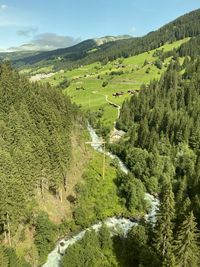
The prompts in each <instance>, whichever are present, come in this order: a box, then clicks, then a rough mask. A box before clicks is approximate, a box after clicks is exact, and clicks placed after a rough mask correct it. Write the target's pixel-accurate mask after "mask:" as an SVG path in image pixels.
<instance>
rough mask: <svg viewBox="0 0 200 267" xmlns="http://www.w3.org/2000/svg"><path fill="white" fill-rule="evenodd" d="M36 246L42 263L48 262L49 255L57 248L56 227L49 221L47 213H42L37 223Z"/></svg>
mask: <svg viewBox="0 0 200 267" xmlns="http://www.w3.org/2000/svg"><path fill="white" fill-rule="evenodd" d="M35 231H36V232H35V244H36V247H37V249H38V253H39V256H40V262H41V263H43V262H44V261H45V260H46V257H47V255H48V253H49V252H50V251H51V250H52V249H53V247H54V246H55V241H56V227H55V225H54V224H53V223H52V222H50V221H49V218H48V215H47V214H46V213H40V214H39V215H38V216H37V218H36V223H35Z"/></svg>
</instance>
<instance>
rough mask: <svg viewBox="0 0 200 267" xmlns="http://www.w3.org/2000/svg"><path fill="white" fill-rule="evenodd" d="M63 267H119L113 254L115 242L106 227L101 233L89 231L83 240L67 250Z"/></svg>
mask: <svg viewBox="0 0 200 267" xmlns="http://www.w3.org/2000/svg"><path fill="white" fill-rule="evenodd" d="M61 266H62V267H66V266H70V267H75V266H80V267H102V266H104V267H109V266H113V267H114V266H118V264H117V260H116V257H115V255H114V253H113V242H112V239H111V237H110V234H109V232H108V230H107V228H106V227H105V226H103V227H102V228H101V229H100V232H99V233H95V232H94V231H87V232H86V234H85V236H84V237H83V239H82V240H80V241H78V242H76V243H75V244H74V245H72V246H71V247H69V249H67V251H66V254H65V256H64V258H63V260H62V265H61Z"/></svg>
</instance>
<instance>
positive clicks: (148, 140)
mask: <svg viewBox="0 0 200 267" xmlns="http://www.w3.org/2000/svg"><path fill="white" fill-rule="evenodd" d="M199 18H200V10H195V11H192V12H190V13H188V14H185V15H183V16H181V17H179V18H177V19H176V20H174V21H172V22H170V23H168V24H166V25H164V26H162V27H161V28H159V29H158V30H155V31H153V32H150V33H148V34H146V35H145V36H142V37H131V36H129V35H122V36H116V37H113V36H106V37H102V38H94V39H89V40H85V41H82V42H80V43H78V44H75V45H73V46H71V47H70V46H69V47H67V48H58V49H56V50H51V51H38V52H31V51H30V52H14V53H13V54H10V53H6V54H5V56H4V57H3V55H2V54H1V55H0V59H1V57H2V62H1V65H0V107H1V109H0V170H1V172H0V267H39V266H45V267H77V266H78V267H102V266H105V267H111V266H112V267H133V266H136V267H139V266H140V267H160V266H163V267H167V266H170V267H182V266H184V267H190V266H192V267H199V266H200V262H199V257H198V255H199V252H200V247H199V234H198V233H199V229H200V191H199V186H200V171H199V168H200V134H199V133H200V78H199V77H200V76H199V75H200V50H199V47H200V27H199V25H200V19H199ZM21 34H22V33H21ZM8 58H10V60H11V62H8V61H7V59H8Z"/></svg>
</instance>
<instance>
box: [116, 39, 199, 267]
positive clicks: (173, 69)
mask: <svg viewBox="0 0 200 267" xmlns="http://www.w3.org/2000/svg"><path fill="white" fill-rule="evenodd" d="M194 44H195V43H194V42H192V41H191V42H190V43H188V44H187V45H185V47H186V49H185V51H189V52H190V51H195V52H192V54H195V55H196V54H198V55H199V53H198V46H195V45H194ZM184 53H185V52H184ZM199 77H200V58H199V57H198V58H192V59H191V58H189V57H186V59H185V61H184V62H183V64H182V65H180V63H179V59H178V55H177V57H174V58H173V59H172V61H171V63H170V65H169V66H168V69H167V71H166V72H165V74H163V75H162V77H161V79H160V80H159V81H152V82H151V83H150V85H149V86H143V87H142V88H141V91H140V93H139V94H136V95H134V96H132V98H131V99H130V101H126V102H125V103H124V104H123V108H122V111H121V114H120V118H119V120H118V127H119V128H121V129H124V130H125V131H126V132H127V133H126V137H125V138H124V141H121V142H120V143H118V144H117V145H115V146H113V150H114V151H115V153H118V155H119V156H120V157H122V158H123V160H124V161H125V162H126V164H127V165H128V166H129V168H130V170H131V173H132V174H133V176H135V177H137V178H138V179H140V180H142V181H143V184H144V185H145V187H146V189H147V190H148V191H149V192H156V193H159V196H160V199H161V207H160V212H159V213H158V216H157V220H158V221H157V224H156V227H155V229H154V231H153V234H152V233H151V234H149V237H151V238H152V243H153V246H154V251H155V252H156V253H157V255H158V259H159V261H160V262H161V263H162V264H163V265H162V266H199V264H200V263H199V260H198V253H199V245H198V244H199V234H198V233H197V231H198V230H197V226H196V222H197V223H198V228H199V227H200V220H199V218H200V191H199V188H200V178H199V177H200V176H199V162H200V157H199V156H200V154H199V149H200V135H199V133H200V125H199V122H200V117H199V116H200V79H199ZM124 197H125V198H126V196H124ZM151 247H152V245H151ZM190 262H191V263H190ZM161 263H160V264H161ZM190 264H191V265H190ZM152 266H154V265H152ZM159 266H161V265H159Z"/></svg>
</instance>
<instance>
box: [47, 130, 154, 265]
mask: <svg viewBox="0 0 200 267" xmlns="http://www.w3.org/2000/svg"><path fill="white" fill-rule="evenodd" d="M88 131H89V133H90V137H91V139H92V142H93V143H92V144H91V146H92V147H93V149H94V150H96V151H98V152H100V153H101V154H102V153H104V150H103V149H102V146H101V145H100V144H97V143H98V142H100V140H99V137H98V136H97V135H96V132H95V131H94V129H93V128H92V127H91V126H90V125H88ZM106 155H107V156H108V157H110V158H111V159H115V160H118V162H119V167H120V169H121V171H122V172H124V173H126V174H127V173H128V169H127V168H126V166H125V165H124V164H123V162H122V161H121V160H120V159H119V158H118V157H117V156H115V155H113V154H112V153H110V152H106ZM93 177H94V176H92V181H93V182H94V179H93ZM100 177H101V174H99V179H100ZM94 188H95V186H94ZM110 193H111V194H113V192H110ZM115 194H116V193H115ZM116 196H117V194H116ZM145 198H146V200H147V201H149V202H151V205H152V208H151V211H150V212H149V214H147V215H146V220H151V221H153V222H154V221H155V214H156V211H157V209H158V205H159V202H158V200H156V199H155V198H154V197H153V196H151V195H149V194H146V195H145ZM111 206H112V203H111ZM103 210H104V209H103ZM80 211H83V208H82V207H81V209H80ZM88 211H89V210H87V212H88ZM80 219H81V220H80V221H82V220H83V217H82V218H80ZM83 222H84V221H83ZM104 223H105V224H106V225H107V226H109V228H110V229H111V233H112V229H115V228H116V229H117V228H118V230H119V229H120V230H121V231H122V232H123V231H124V232H123V233H124V235H126V234H127V232H128V231H129V230H130V229H131V228H132V227H133V226H134V225H137V224H138V223H137V222H133V221H132V220H130V219H126V218H116V217H112V218H108V219H106V220H104ZM101 225H102V222H99V223H97V224H93V225H92V226H91V227H89V228H86V229H85V230H83V231H81V232H80V233H79V234H77V235H75V236H74V237H72V238H70V239H68V240H65V239H62V240H60V241H59V243H58V244H57V245H56V247H55V249H54V250H53V251H52V252H51V253H50V254H49V256H48V260H47V262H46V263H45V264H44V265H43V267H59V266H60V261H61V258H62V255H63V254H64V253H65V250H66V249H67V248H68V247H69V246H70V245H73V244H75V243H76V242H77V241H78V240H80V239H81V238H83V236H84V235H85V233H86V231H87V230H96V231H97V230H98V229H99V228H100V227H101ZM83 226H84V225H83ZM117 226H118V227H117Z"/></svg>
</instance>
